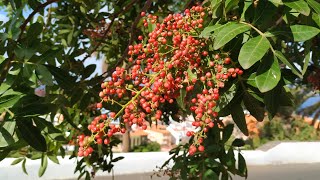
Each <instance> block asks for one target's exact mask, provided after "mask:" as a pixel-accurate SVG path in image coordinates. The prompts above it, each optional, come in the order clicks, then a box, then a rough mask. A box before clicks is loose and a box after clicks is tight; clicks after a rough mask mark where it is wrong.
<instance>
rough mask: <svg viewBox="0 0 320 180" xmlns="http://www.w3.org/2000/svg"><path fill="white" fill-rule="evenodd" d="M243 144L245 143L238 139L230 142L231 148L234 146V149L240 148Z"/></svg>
mask: <svg viewBox="0 0 320 180" xmlns="http://www.w3.org/2000/svg"><path fill="white" fill-rule="evenodd" d="M245 144H246V143H245V142H244V141H243V139H239V138H237V139H235V140H233V142H232V146H236V147H242V146H244V145H245Z"/></svg>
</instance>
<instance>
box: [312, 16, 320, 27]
mask: <svg viewBox="0 0 320 180" xmlns="http://www.w3.org/2000/svg"><path fill="white" fill-rule="evenodd" d="M312 20H313V21H314V22H315V23H316V24H317V26H318V27H320V14H316V13H312Z"/></svg>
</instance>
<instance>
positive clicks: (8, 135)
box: [0, 121, 16, 147]
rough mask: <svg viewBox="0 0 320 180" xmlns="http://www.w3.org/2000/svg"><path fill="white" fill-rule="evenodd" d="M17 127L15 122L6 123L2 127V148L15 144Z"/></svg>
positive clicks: (0, 135) (0, 136)
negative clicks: (14, 135)
mask: <svg viewBox="0 0 320 180" xmlns="http://www.w3.org/2000/svg"><path fill="white" fill-rule="evenodd" d="M15 127H16V122H15V121H5V122H4V124H3V125H2V126H1V127H0V147H6V146H9V145H10V144H13V143H14V142H15V140H14V138H13V133H14V130H15Z"/></svg>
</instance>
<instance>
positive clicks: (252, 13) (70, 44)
mask: <svg viewBox="0 0 320 180" xmlns="http://www.w3.org/2000/svg"><path fill="white" fill-rule="evenodd" d="M196 3H199V4H202V6H203V7H204V8H205V9H206V11H207V12H208V13H207V15H206V16H205V19H203V27H199V28H200V31H199V32H198V34H197V35H196V36H195V38H198V39H201V40H203V41H205V42H206V46H205V47H204V48H205V49H206V50H207V51H208V52H209V53H208V56H207V57H209V58H203V59H202V60H203V61H204V62H207V61H208V60H210V58H211V59H216V60H217V61H221V60H223V59H224V58H225V57H228V58H229V57H230V58H231V59H230V63H231V65H232V66H234V67H239V68H240V67H241V68H242V69H243V73H241V74H239V76H237V78H236V79H234V80H232V81H228V82H226V84H225V87H224V88H223V90H222V91H221V92H220V94H219V95H220V100H219V101H217V108H215V109H214V111H216V112H218V116H225V115H229V114H231V115H232V117H233V119H234V120H235V123H236V124H237V125H238V127H239V128H240V129H241V130H242V131H243V132H244V133H245V134H246V133H247V129H246V126H245V119H244V114H243V108H246V109H248V110H249V111H250V112H251V114H252V115H253V116H255V117H256V118H257V119H258V120H262V119H263V117H264V112H265V109H266V110H267V111H268V115H269V117H270V118H272V117H273V116H274V115H275V113H276V112H277V111H278V109H279V107H280V106H282V105H291V104H292V101H291V99H290V90H289V89H288V85H290V84H293V83H294V82H295V81H296V80H297V79H303V78H304V77H306V74H309V73H312V71H315V68H314V67H316V68H318V69H319V63H320V60H319V56H320V53H319V52H320V51H319V42H320V41H319V36H318V33H319V31H320V30H319V26H320V4H319V3H318V2H317V1H315V0H272V1H243V0H226V1H224V0H210V1H204V2H195V1H193V0H191V1H182V2H179V1H171V0H167V1H152V0H147V1H139V0H120V1H116V0H114V1H113V0H111V1H102V0H100V1H96V0H88V1H82V0H68V1H65V0H47V1H42V0H28V1H20V0H10V1H9V0H7V1H4V2H2V4H1V3H0V5H1V7H3V8H2V9H6V12H7V15H8V16H9V21H8V22H5V23H3V22H1V23H0V27H1V30H0V68H1V70H2V71H1V76H0V82H1V87H0V112H1V113H2V122H1V127H0V133H1V136H0V159H3V158H5V157H7V156H11V157H17V160H16V161H15V162H14V164H16V163H19V162H22V167H23V169H24V170H25V168H24V166H25V162H26V159H39V158H41V159H42V166H41V168H40V169H39V176H41V175H42V174H43V173H44V172H45V169H46V166H47V159H48V158H49V159H50V160H52V161H53V162H56V163H58V160H57V158H56V156H57V155H58V154H62V155H64V149H63V148H62V145H63V144H66V143H68V142H69V143H75V141H76V136H78V135H79V134H86V135H90V134H91V132H90V131H89V130H88V129H87V126H88V125H89V124H90V123H91V120H92V118H93V117H94V116H98V115H100V111H99V110H97V109H96V106H95V105H94V103H95V102H100V97H99V96H98V94H99V92H100V91H101V88H100V84H101V83H102V82H103V81H104V79H105V78H106V77H110V76H111V74H112V72H113V71H114V70H115V69H116V66H122V67H126V68H127V67H128V68H130V67H132V66H130V62H129V60H128V58H129V56H128V52H129V45H132V44H137V43H138V36H140V35H144V36H145V37H148V34H147V33H148V32H151V31H153V30H154V28H155V26H154V25H152V23H149V24H148V25H147V28H144V22H143V18H142V16H141V12H147V13H152V14H154V15H157V16H158V17H159V22H161V21H163V18H164V17H166V16H167V15H168V14H170V13H181V12H184V9H186V8H191V7H192V6H193V5H195V4H196ZM101 9H105V11H101ZM201 24H202V23H201ZM94 52H97V54H98V57H100V56H104V57H105V59H106V61H107V63H108V70H107V71H106V72H104V74H103V75H99V76H98V75H96V76H94V75H93V74H94V73H95V69H96V68H97V67H96V65H93V64H92V65H88V66H85V65H84V63H85V62H86V61H88V59H89V57H90V56H91V55H92V54H93V53H94ZM217 54H219V55H221V57H217V56H215V55H217ZM189 76H194V77H195V78H197V79H198V80H197V82H200V81H199V79H200V74H192V73H191V74H190V72H189ZM302 82H305V81H302ZM313 84H315V83H313ZM40 85H43V86H41V87H44V86H45V89H44V91H43V92H42V93H36V95H35V90H39V89H38V87H39V86H40ZM202 90H203V88H202V87H200V88H199V89H197V90H195V92H193V93H192V94H193V95H194V94H196V93H198V91H202ZM179 91H180V89H179ZM196 91H197V92H196ZM44 92H45V95H44ZM181 92H182V93H180V95H179V96H177V98H176V99H175V100H174V102H175V103H173V104H174V106H175V107H177V108H178V109H180V111H184V113H185V114H190V113H193V114H195V113H194V112H192V111H190V110H188V109H186V108H185V105H186V104H187V105H188V98H185V96H186V93H183V92H184V90H183V88H182V90H181ZM123 101H126V102H128V101H130V99H125V98H124V99H123ZM104 105H106V107H107V109H108V110H110V111H114V112H117V111H118V110H120V109H119V107H117V106H112V105H111V103H105V104H104ZM164 111H165V110H164ZM58 113H61V114H63V116H64V121H63V122H61V123H60V124H55V123H54V116H55V115H56V114H58ZM217 119H218V118H217ZM217 119H213V121H214V123H215V124H217V125H216V126H215V127H214V128H213V129H212V130H211V131H210V132H209V135H208V137H209V138H207V139H206V140H205V142H204V145H205V147H206V150H205V153H196V154H195V156H190V155H188V153H189V146H190V144H187V145H185V146H179V147H178V148H176V149H174V150H172V151H171V153H172V155H173V156H172V159H173V160H174V161H175V164H174V166H173V168H172V171H173V172H179V173H177V174H174V173H173V174H172V176H175V175H177V176H178V177H180V178H186V177H189V178H198V177H199V176H203V177H204V178H211V179H212V178H218V177H219V176H221V178H228V177H229V172H231V173H234V174H238V175H242V176H246V175H247V171H246V166H245V160H244V159H243V157H242V156H241V154H240V153H239V154H238V160H239V163H238V167H235V165H236V163H235V159H234V151H233V149H234V148H233V147H230V148H229V149H228V151H227V153H226V149H225V147H224V143H225V142H226V141H227V140H228V139H229V137H230V135H231V133H230V132H232V128H233V127H231V126H227V127H223V126H222V125H221V123H219V121H218V120H217ZM218 124H220V125H219V126H218ZM65 132H67V133H65ZM220 132H223V138H222V139H221V137H220V136H217V134H219V133H220ZM118 143H119V141H118V140H117V139H115V138H113V139H111V142H110V144H109V145H97V144H95V143H93V144H92V145H91V147H92V148H93V149H94V153H92V154H91V155H90V156H88V157H85V158H77V159H78V166H77V167H76V170H77V171H80V172H81V176H83V175H86V176H87V177H89V176H90V173H89V171H87V170H86V169H85V166H86V165H85V164H86V163H87V164H89V165H91V169H92V172H93V174H94V173H95V172H96V171H97V170H99V169H102V170H104V171H106V170H108V171H110V170H111V168H112V166H113V163H114V162H116V161H118V160H120V159H121V158H116V159H112V158H113V156H112V151H111V148H112V146H114V145H116V144H118ZM190 143H191V144H192V143H193V142H192V141H191V142H190ZM241 144H242V143H241V141H239V140H236V141H235V142H234V143H233V145H234V146H241ZM77 151H78V149H77V148H76V149H75V152H74V153H73V155H72V158H76V152H77ZM179 151H183V152H184V153H183V154H182V155H180V154H179V153H178V152H179ZM106 157H108V158H110V160H109V159H108V160H107V158H106ZM217 158H219V159H220V161H219V162H218V161H216V159H217ZM85 162H86V163H85ZM186 164H187V166H186Z"/></svg>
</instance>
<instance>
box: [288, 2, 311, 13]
mask: <svg viewBox="0 0 320 180" xmlns="http://www.w3.org/2000/svg"><path fill="white" fill-rule="evenodd" d="M284 4H285V5H286V6H288V7H290V8H292V9H294V10H296V11H297V12H299V13H301V14H303V15H305V16H309V14H310V8H309V6H308V4H307V3H306V2H305V1H303V0H286V1H284Z"/></svg>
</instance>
